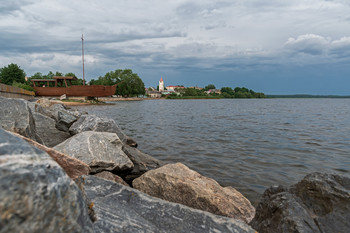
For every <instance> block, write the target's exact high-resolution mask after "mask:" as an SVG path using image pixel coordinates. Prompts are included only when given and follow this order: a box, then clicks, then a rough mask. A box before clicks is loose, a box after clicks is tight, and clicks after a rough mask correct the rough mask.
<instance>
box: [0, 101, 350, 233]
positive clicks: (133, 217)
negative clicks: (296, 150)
mask: <svg viewBox="0 0 350 233" xmlns="http://www.w3.org/2000/svg"><path fill="white" fill-rule="evenodd" d="M0 109H1V111H0V190H1V191H0V233H3V232H255V230H254V229H256V230H258V231H259V232H333V231H336V232H346V231H344V230H345V229H350V225H349V222H350V221H349V219H350V215H349V213H350V194H349V193H350V180H349V178H346V177H341V176H337V175H326V174H312V175H309V176H307V177H306V178H304V179H303V180H302V181H301V182H299V183H298V184H296V185H294V186H291V187H290V188H283V187H272V188H270V189H268V190H267V191H266V192H265V194H264V196H263V198H262V201H261V203H260V204H259V206H258V208H257V210H256V211H255V209H254V207H253V206H252V205H251V203H250V202H249V200H247V199H246V198H245V197H244V196H243V195H242V194H241V193H239V192H238V191H237V190H235V189H234V188H232V187H221V186H220V185H219V184H218V183H217V182H216V181H215V180H213V179H210V178H208V177H204V176H202V175H200V174H198V173H197V172H195V171H193V170H191V169H189V168H188V167H186V166H185V165H183V164H180V163H176V164H165V163H164V162H162V161H159V160H157V159H155V158H153V157H152V156H150V155H147V154H145V153H143V152H141V151H140V150H138V149H137V143H136V142H135V141H134V140H133V139H132V138H130V137H128V136H126V135H125V134H124V133H123V132H122V131H121V130H120V128H119V127H118V126H117V125H116V123H115V122H114V121H113V120H110V119H103V118H100V117H97V116H93V115H88V114H86V113H81V112H78V111H72V110H69V109H66V108H65V107H64V106H63V105H61V104H57V103H52V102H50V101H49V100H46V99H41V100H39V101H37V102H36V103H32V102H28V101H25V100H21V99H7V98H2V97H0ZM248 224H251V226H252V227H251V226H250V225H248ZM253 228H254V229H253Z"/></svg>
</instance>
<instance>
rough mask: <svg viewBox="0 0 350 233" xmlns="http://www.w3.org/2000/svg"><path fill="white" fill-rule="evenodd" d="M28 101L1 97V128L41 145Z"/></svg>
mask: <svg viewBox="0 0 350 233" xmlns="http://www.w3.org/2000/svg"><path fill="white" fill-rule="evenodd" d="M28 103H29V102H28V101H26V100H22V99H10V98H4V97H0V109H1V111H0V127H2V128H3V129H5V130H8V131H12V132H15V133H18V134H21V135H23V136H25V137H28V138H31V139H33V140H35V141H37V142H39V143H41V142H42V141H41V140H40V138H38V137H37V136H36V129H35V123H34V119H33V116H32V112H31V110H30V108H29V105H28Z"/></svg>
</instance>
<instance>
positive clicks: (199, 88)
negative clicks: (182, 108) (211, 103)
mask: <svg viewBox="0 0 350 233" xmlns="http://www.w3.org/2000/svg"><path fill="white" fill-rule="evenodd" d="M189 88H194V89H197V90H203V87H197V86H192V87H189Z"/></svg>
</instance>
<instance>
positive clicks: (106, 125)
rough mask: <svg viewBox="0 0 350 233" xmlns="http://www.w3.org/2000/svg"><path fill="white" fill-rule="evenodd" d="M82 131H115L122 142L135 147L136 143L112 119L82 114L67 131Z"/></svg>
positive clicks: (73, 133)
mask: <svg viewBox="0 0 350 233" xmlns="http://www.w3.org/2000/svg"><path fill="white" fill-rule="evenodd" d="M84 131H96V132H110V133H116V134H117V135H118V137H119V138H120V140H121V141H122V142H123V143H124V144H127V145H129V146H132V147H137V143H136V142H135V141H134V140H133V139H132V138H130V137H128V136H126V135H125V134H124V133H123V131H121V129H120V128H119V127H118V126H117V124H116V123H115V121H114V120H112V119H105V118H101V117H98V116H95V115H82V116H81V117H80V118H79V119H78V120H77V121H76V122H74V123H73V124H72V126H71V127H70V128H69V132H70V133H71V134H72V135H75V134H78V133H81V132H84Z"/></svg>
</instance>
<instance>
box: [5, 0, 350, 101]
mask: <svg viewBox="0 0 350 233" xmlns="http://www.w3.org/2000/svg"><path fill="white" fill-rule="evenodd" d="M82 33H84V38H85V44H84V46H85V55H86V56H85V74H86V79H87V80H90V79H92V78H97V77H98V76H103V75H104V74H105V73H106V72H109V71H112V70H115V69H124V68H130V69H132V70H133V71H134V72H135V73H137V74H138V75H139V76H140V77H141V78H142V80H143V81H144V83H145V85H146V86H147V87H148V86H157V84H158V80H159V79H160V77H163V79H164V81H165V85H177V84H182V85H185V86H195V85H197V86H205V85H207V84H210V83H213V84H214V85H216V87H218V88H220V87H223V86H230V87H236V86H245V87H248V88H250V89H253V90H255V91H261V92H264V93H267V94H304V93H305V94H336V95H350V1H349V0H293V1H286V0H266V1H262V0H231V1H215V0H210V1H209V0H191V1H187V0H173V1H160V0H148V1H141V0H128V1H127V0H116V1H115V0H74V1H72V0H55V1H54V0H11V1H1V3H0V66H1V67H4V66H7V65H8V64H10V63H15V64H18V65H19V66H21V68H23V69H24V70H25V72H26V73H27V75H28V76H31V75H33V74H34V73H36V72H41V73H43V74H47V73H48V72H49V71H53V72H55V71H60V72H63V73H68V72H73V73H75V74H76V75H77V76H78V77H82V61H81V39H80V38H81V34H82Z"/></svg>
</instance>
